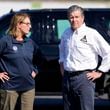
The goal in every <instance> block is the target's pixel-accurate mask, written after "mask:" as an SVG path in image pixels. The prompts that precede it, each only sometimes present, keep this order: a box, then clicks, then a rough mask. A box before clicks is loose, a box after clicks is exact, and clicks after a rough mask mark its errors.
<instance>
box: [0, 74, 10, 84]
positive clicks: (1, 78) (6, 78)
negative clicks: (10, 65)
mask: <svg viewBox="0 0 110 110" xmlns="http://www.w3.org/2000/svg"><path fill="white" fill-rule="evenodd" d="M9 79H10V78H9V76H8V73H7V72H1V73H0V80H2V82H5V80H7V81H8V80H9Z"/></svg>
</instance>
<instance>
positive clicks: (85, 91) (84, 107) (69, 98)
mask: <svg viewBox="0 0 110 110" xmlns="http://www.w3.org/2000/svg"><path fill="white" fill-rule="evenodd" d="M87 72H88V71H83V72H82V73H80V74H78V75H74V73H72V74H69V73H68V72H67V71H65V72H64V77H63V78H64V79H63V98H64V110H94V92H95V83H94V82H92V81H91V80H88V79H87V76H86V74H87Z"/></svg>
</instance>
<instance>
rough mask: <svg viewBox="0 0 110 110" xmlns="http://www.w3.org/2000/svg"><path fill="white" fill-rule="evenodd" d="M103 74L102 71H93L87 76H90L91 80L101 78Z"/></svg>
mask: <svg viewBox="0 0 110 110" xmlns="http://www.w3.org/2000/svg"><path fill="white" fill-rule="evenodd" d="M101 75H102V73H101V72H97V71H92V72H89V73H87V78H88V79H89V80H92V81H94V80H95V79H97V78H100V77H101Z"/></svg>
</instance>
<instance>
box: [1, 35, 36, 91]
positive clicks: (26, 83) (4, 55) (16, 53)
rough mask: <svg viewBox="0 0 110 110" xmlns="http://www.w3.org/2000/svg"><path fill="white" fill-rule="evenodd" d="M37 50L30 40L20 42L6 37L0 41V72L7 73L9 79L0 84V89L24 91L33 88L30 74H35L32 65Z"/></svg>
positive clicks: (33, 82) (33, 84)
mask: <svg viewBox="0 0 110 110" xmlns="http://www.w3.org/2000/svg"><path fill="white" fill-rule="evenodd" d="M37 48H38V47H37V45H35V44H34V42H33V41H32V40H31V39H30V38H25V39H24V41H22V42H21V41H17V40H15V39H14V38H13V37H11V36H9V35H6V36H4V37H2V38H1V39H0V72H7V73H8V74H9V77H10V79H9V80H8V81H5V83H1V86H0V88H1V89H6V90H16V91H24V90H30V89H32V88H34V87H35V81H34V79H33V77H32V75H31V74H32V71H35V72H37V68H36V67H35V66H34V65H33V59H34V58H33V56H35V54H36V53H37Z"/></svg>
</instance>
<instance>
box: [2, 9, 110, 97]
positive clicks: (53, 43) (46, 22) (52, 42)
mask: <svg viewBox="0 0 110 110" xmlns="http://www.w3.org/2000/svg"><path fill="white" fill-rule="evenodd" d="M24 12H25V13H28V14H29V15H30V16H31V22H32V30H31V35H32V36H31V38H32V39H33V40H34V41H35V42H36V43H37V44H38V45H39V47H40V50H39V58H38V63H37V65H38V69H39V75H38V76H37V77H36V79H35V81H36V94H37V96H38V95H40V96H45V95H47V96H51V95H57V96H59V97H60V96H61V93H62V92H61V91H62V76H61V73H60V68H59V63H58V59H59V50H58V46H59V43H60V39H61V34H62V32H63V31H64V29H65V28H67V27H68V26H69V22H68V20H67V9H39V10H20V11H18V12H14V11H12V10H11V11H10V13H8V14H6V15H3V16H2V17H1V18H0V36H2V35H3V34H5V33H6V30H7V28H8V26H9V23H10V20H11V18H12V16H13V15H14V14H15V13H24ZM85 22H86V24H87V25H88V26H91V27H93V28H96V29H97V30H98V31H99V32H100V33H101V34H102V35H103V37H104V38H105V40H107V42H108V43H110V9H85ZM100 61H101V60H99V64H100ZM104 81H105V76H103V77H102V78H100V79H98V80H97V81H96V82H97V83H96V84H97V86H96V92H97V93H99V94H103V93H104V92H106V89H105V88H104V87H105V86H106V84H105V83H104ZM104 84H105V85H104ZM108 85H110V84H108ZM108 85H107V86H108ZM109 88H110V87H109Z"/></svg>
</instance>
